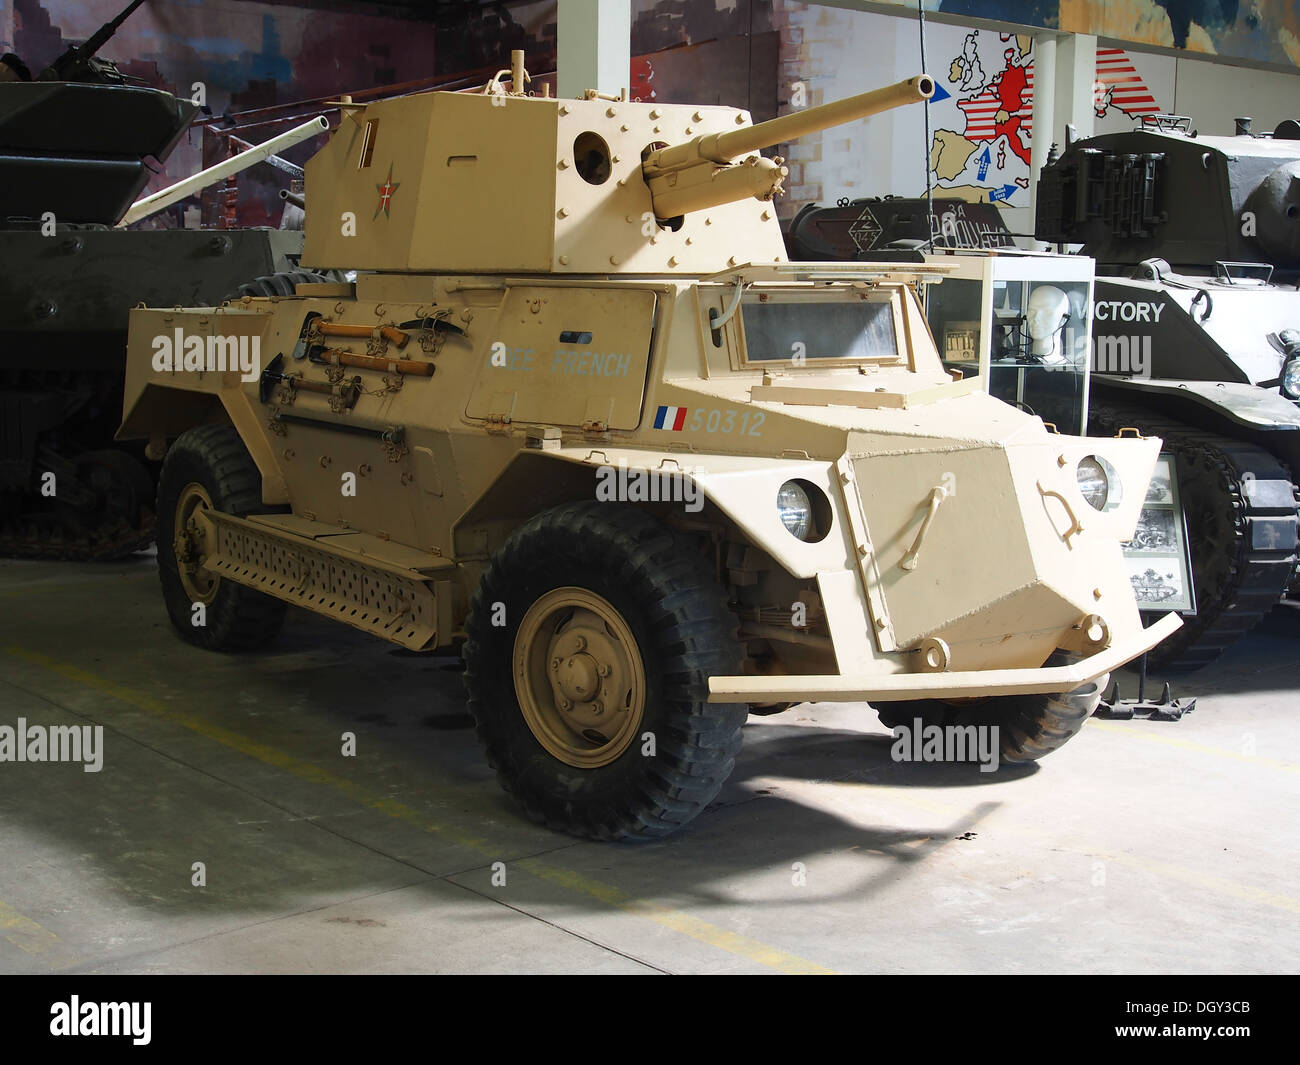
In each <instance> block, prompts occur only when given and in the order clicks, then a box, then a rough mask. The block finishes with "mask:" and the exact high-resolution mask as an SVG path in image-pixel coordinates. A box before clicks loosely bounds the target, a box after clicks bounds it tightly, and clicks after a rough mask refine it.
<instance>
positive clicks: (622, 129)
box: [618, 122, 627, 133]
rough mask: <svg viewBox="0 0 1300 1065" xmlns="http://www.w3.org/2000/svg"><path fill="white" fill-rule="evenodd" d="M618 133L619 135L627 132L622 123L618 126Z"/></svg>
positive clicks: (624, 124)
mask: <svg viewBox="0 0 1300 1065" xmlns="http://www.w3.org/2000/svg"><path fill="white" fill-rule="evenodd" d="M618 131H619V132H620V133H626V132H627V123H626V122H624V123H623V124H622V125H621V126H619V127H618Z"/></svg>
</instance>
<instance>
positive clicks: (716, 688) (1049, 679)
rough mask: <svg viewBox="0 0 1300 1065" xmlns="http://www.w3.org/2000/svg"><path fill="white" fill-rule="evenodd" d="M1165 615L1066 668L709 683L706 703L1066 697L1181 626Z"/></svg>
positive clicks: (724, 679)
mask: <svg viewBox="0 0 1300 1065" xmlns="http://www.w3.org/2000/svg"><path fill="white" fill-rule="evenodd" d="M1182 624H1183V622H1182V619H1181V618H1179V617H1178V615H1177V614H1166V615H1165V616H1164V617H1163V618H1161V619H1160V620H1159V621H1157V622H1156V623H1155V624H1154V625H1152V626H1151V627H1150V628H1147V629H1142V630H1140V631H1139V632H1137V633H1135V634H1134V635H1133V637H1132V638H1131V639H1129V640H1126V641H1124V642H1123V643H1113V644H1111V645H1110V646H1109V647H1107V648H1105V649H1104V650H1102V651H1098V652H1097V653H1096V654H1095V655H1092V656H1090V657H1088V658H1084V659H1080V660H1079V661H1078V662H1073V663H1071V664H1070V665H1068V666H1043V667H1040V668H1039V669H988V670H966V671H962V672H955V673H892V674H881V675H872V674H858V675H853V674H850V675H847V676H843V675H836V676H782V677H713V678H711V679H710V680H709V702H711V703H735V702H740V703H788V702H837V703H851V702H887V701H889V700H891V699H970V698H977V697H981V696H987V695H1038V694H1043V693H1048V692H1067V691H1072V690H1073V689H1075V688H1077V687H1079V686H1080V685H1082V684H1086V683H1087V682H1088V681H1090V680H1096V679H1097V678H1098V677H1100V676H1102V675H1103V674H1106V673H1110V672H1112V671H1113V670H1116V669H1119V667H1120V666H1122V665H1124V664H1125V663H1127V662H1131V661H1132V660H1133V659H1135V658H1137V657H1138V655H1141V654H1145V653H1146V652H1147V651H1149V650H1151V648H1153V647H1154V646H1155V645H1156V644H1158V643H1159V642H1160V641H1161V640H1163V639H1164V638H1165V637H1166V636H1168V635H1170V634H1171V633H1173V632H1174V631H1176V630H1177V629H1179V628H1180V627H1181V626H1182Z"/></svg>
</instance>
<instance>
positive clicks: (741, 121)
mask: <svg viewBox="0 0 1300 1065" xmlns="http://www.w3.org/2000/svg"><path fill="white" fill-rule="evenodd" d="M560 110H564V109H563V108H561V109H560ZM744 124H745V116H744V115H737V116H736V125H738V126H743V125H744Z"/></svg>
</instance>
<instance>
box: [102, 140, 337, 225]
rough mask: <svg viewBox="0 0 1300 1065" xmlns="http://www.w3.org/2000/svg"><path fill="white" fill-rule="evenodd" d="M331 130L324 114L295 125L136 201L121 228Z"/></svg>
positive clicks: (122, 221) (124, 216) (123, 217)
mask: <svg viewBox="0 0 1300 1065" xmlns="http://www.w3.org/2000/svg"><path fill="white" fill-rule="evenodd" d="M329 128H330V124H329V121H328V119H326V118H325V116H324V115H319V116H317V117H316V118H313V119H311V120H309V121H307V122H304V123H302V124H301V125H298V126H294V127H293V129H290V130H286V131H285V132H284V133H281V134H280V135H279V136H276V137H272V138H271V139H270V140H269V141H263V142H262V143H261V144H259V145H257V146H256V147H255V148H250V149H249V150H248V151H246V152H240V153H239V154H238V155H232V156H231V157H230V158H229V159H223V160H222V161H221V162H219V163H216V164H215V165H213V166H210V167H208V168H207V169H206V170H200V171H199V172H198V173H197V174H195V175H194V176H193V177H187V178H183V179H182V180H180V181H178V182H176V183H175V184H174V185H168V186H167V188H165V189H162V190H160V191H158V192H155V193H153V194H152V195H149V196H145V197H144V198H143V199H139V200H136V201H135V203H133V204H132V205H131V207H130V209H129V210H128V211H127V212H126V214H125V215H123V216H122V220H121V221H120V222H118V224H117V225H118V228H119V229H122V228H125V227H126V226H129V225H130V224H131V223H132V222H138V221H140V219H142V218H148V217H149V216H150V215H151V214H156V213H157V212H158V211H161V210H162V209H163V208H164V207H170V206H171V205H172V204H173V203H175V202H176V201H177V200H183V199H184V198H185V197H186V196H192V195H193V194H194V193H196V192H198V191H199V189H202V188H206V187H207V186H208V185H211V184H214V183H215V182H217V181H220V180H221V179H223V178H227V177H229V176H230V175H231V174H238V173H239V172H240V171H241V170H247V169H248V168H249V167H250V166H253V165H255V164H257V163H260V162H263V161H265V160H266V159H267V157H268V156H271V155H274V154H275V153H276V152H278V151H280V150H281V149H283V148H289V147H292V146H293V145H295V144H298V143H300V142H302V141H305V140H307V139H309V138H311V137H315V136H318V135H319V134H321V133H324V132H326V131H327V130H328V129H329Z"/></svg>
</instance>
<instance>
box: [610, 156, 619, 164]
mask: <svg viewBox="0 0 1300 1065" xmlns="http://www.w3.org/2000/svg"><path fill="white" fill-rule="evenodd" d="M609 161H610V162H611V163H617V162H619V157H618V156H617V155H611V156H610V157H609Z"/></svg>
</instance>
